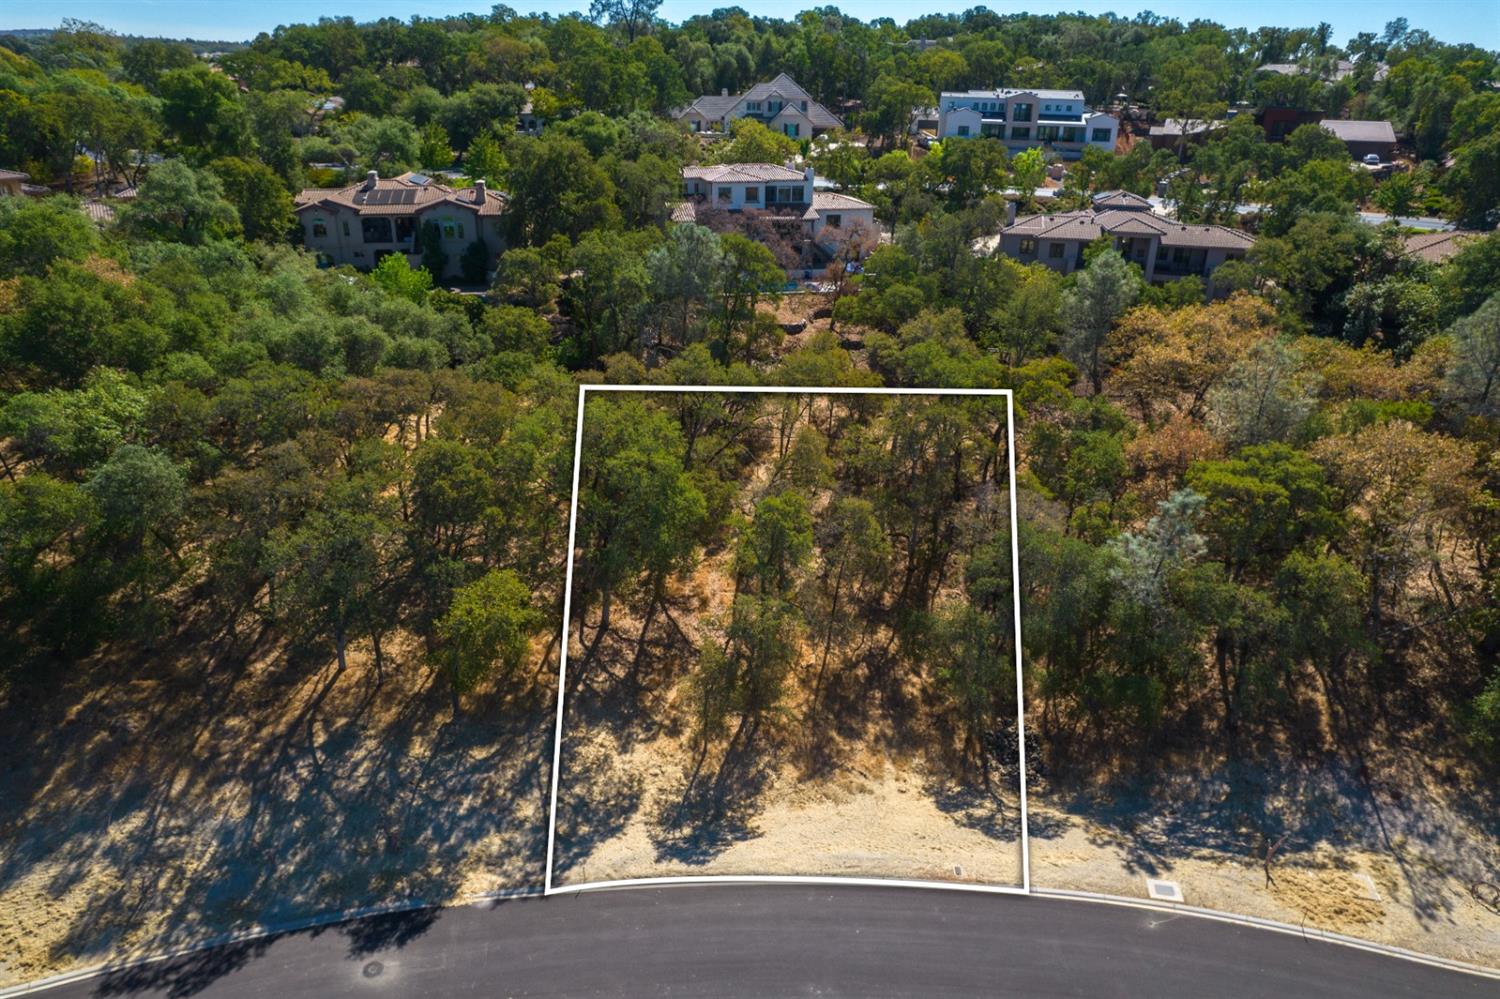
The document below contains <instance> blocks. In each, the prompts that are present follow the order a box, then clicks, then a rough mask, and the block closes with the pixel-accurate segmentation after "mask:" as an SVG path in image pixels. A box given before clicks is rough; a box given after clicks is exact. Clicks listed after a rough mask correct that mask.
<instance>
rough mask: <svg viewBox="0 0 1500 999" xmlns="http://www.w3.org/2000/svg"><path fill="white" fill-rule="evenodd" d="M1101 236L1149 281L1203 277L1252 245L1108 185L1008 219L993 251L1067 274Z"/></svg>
mask: <svg viewBox="0 0 1500 999" xmlns="http://www.w3.org/2000/svg"><path fill="white" fill-rule="evenodd" d="M1100 238H1108V239H1110V240H1111V241H1112V242H1113V244H1114V247H1115V249H1116V250H1118V251H1119V252H1120V254H1121V255H1122V256H1124V258H1125V259H1126V260H1129V261H1130V262H1131V263H1134V264H1136V265H1138V266H1139V267H1140V268H1141V272H1142V274H1143V275H1144V276H1145V278H1146V280H1147V281H1148V282H1150V283H1152V284H1161V283H1163V282H1165V281H1175V280H1176V279H1178V278H1181V277H1187V276H1188V275H1190V274H1192V275H1197V276H1198V277H1201V278H1203V279H1204V280H1207V279H1208V278H1209V277H1210V276H1211V275H1212V274H1213V272H1214V270H1215V268H1217V267H1218V266H1219V265H1220V264H1222V263H1224V262H1225V261H1226V260H1236V259H1241V258H1243V257H1244V256H1245V254H1246V253H1248V252H1249V250H1250V247H1252V246H1254V245H1255V238H1254V237H1253V236H1251V235H1249V234H1248V233H1244V232H1241V231H1239V230H1238V229H1230V228H1228V227H1227V226H1221V225H1193V224H1189V223H1185V222H1175V221H1173V220H1171V219H1168V218H1163V217H1162V216H1160V215H1157V214H1155V213H1154V212H1153V211H1152V209H1151V203H1150V202H1149V201H1147V200H1146V199H1145V198H1143V197H1141V196H1140V195H1138V194H1131V193H1130V192H1128V191H1107V192H1105V193H1103V194H1098V195H1095V197H1094V199H1093V204H1092V205H1091V206H1090V207H1089V208H1087V209H1085V210H1083V211H1077V212H1058V213H1055V214H1050V215H1049V214H1037V215H1024V216H1021V217H1019V218H1016V219H1014V220H1012V221H1011V222H1009V223H1008V224H1007V225H1006V226H1005V227H1004V228H1003V229H1001V230H1000V238H999V241H998V244H997V252H999V253H1003V254H1005V255H1006V256H1007V257H1011V258H1013V259H1015V260H1018V261H1020V262H1021V263H1028V264H1029V263H1042V264H1045V265H1047V266H1048V267H1051V268H1052V269H1053V270H1055V271H1059V272H1061V273H1063V274H1071V273H1072V272H1073V271H1075V270H1078V269H1079V268H1080V267H1082V266H1083V265H1084V261H1083V251H1084V248H1085V247H1087V246H1088V245H1089V244H1090V243H1092V242H1094V241H1095V240H1096V239H1100Z"/></svg>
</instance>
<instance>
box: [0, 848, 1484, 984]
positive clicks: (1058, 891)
mask: <svg viewBox="0 0 1500 999" xmlns="http://www.w3.org/2000/svg"><path fill="white" fill-rule="evenodd" d="M756 883H759V884H763V885H764V884H768V882H766V881H758V882H757V881H747V880H735V879H731V878H725V879H722V880H721V879H714V880H697V879H687V878H680V879H679V878H671V879H666V880H665V881H663V882H659V883H655V884H638V885H618V886H610V887H607V888H597V887H596V888H580V889H568V888H566V887H564V888H560V889H558V890H556V891H554V893H553V894H555V895H565V894H570V893H572V892H575V891H576V892H577V893H578V894H590V893H593V892H599V891H635V890H649V889H654V888H672V887H678V888H707V887H714V886H715V885H716V884H717V885H722V886H725V887H728V886H730V885H739V886H744V885H747V884H756ZM769 883H772V884H774V883H776V882H769ZM780 883H781V884H782V885H783V886H787V887H792V886H795V884H796V883H795V882H794V883H788V882H785V881H781V882H780ZM802 886H803V887H809V886H808V885H806V884H804V885H802ZM824 886H826V884H824ZM850 887H854V888H858V887H871V886H870V885H866V884H860V883H856V884H851V885H850ZM892 887H910V888H914V889H916V890H921V889H923V888H926V889H927V890H934V889H936V888H941V889H942V890H945V891H970V892H976V893H977V892H978V891H980V890H981V889H979V888H978V886H970V885H958V884H955V885H953V886H951V887H949V886H947V885H920V886H914V885H895V886H892ZM543 894H544V892H543V889H541V888H507V889H501V890H499V891H493V892H480V893H477V894H474V895H465V896H461V897H459V898H456V899H452V900H450V901H447V902H428V901H425V900H422V899H407V900H405V901H402V902H391V903H387V904H384V905H370V906H361V907H358V908H353V909H339V910H334V911H330V912H324V913H319V914H318V915H315V916H308V917H306V918H303V919H295V920H288V921H286V922H282V923H271V924H264V925H260V926H254V927H251V928H249V929H245V930H240V931H237V932H235V933H226V934H220V935H219V936H216V937H209V938H207V939H204V940H201V941H199V942H197V943H194V944H189V945H186V946H183V947H179V948H176V949H174V950H170V951H166V952H164V953H161V954H152V955H148V956H145V957H138V958H133V959H130V960H125V961H119V962H113V963H109V964H101V965H96V966H94V967H91V968H80V969H78V970H77V971H69V972H64V973H62V974H59V975H52V976H50V977H48V978H39V979H37V980H36V981H34V982H27V983H25V984H23V985H13V986H10V987H8V988H3V989H0V999H13V997H17V996H27V995H34V994H36V993H39V992H44V991H46V990H48V989H52V988H57V987H58V986H60V985H70V984H72V983H74V982H80V981H86V980H87V979H90V978H96V977H98V976H100V975H107V974H111V973H114V972H118V971H126V970H129V969H131V968H140V967H145V966H147V965H152V964H160V963H162V962H163V961H171V960H173V959H175V958H179V957H186V956H188V955H190V954H196V953H199V952H200V951H205V950H212V949H214V948H215V947H225V946H228V945H230V944H236V943H245V942H247V941H252V940H260V939H264V938H267V937H275V936H281V935H283V934H286V933H296V932H299V931H301V930H309V929H316V928H317V927H320V926H333V925H337V924H339V923H346V922H350V921H352V920H356V919H368V918H370V917H372V916H386V915H392V914H394V913H400V912H416V911H419V910H422V909H453V908H458V907H459V906H466V905H474V904H476V903H480V902H486V901H501V900H505V899H519V898H541V897H543ZM1015 894H1018V895H1020V894H1021V893H1015ZM1029 894H1030V895H1032V896H1035V897H1038V898H1050V899H1053V900H1057V901H1070V902H1090V903H1094V904H1097V905H1114V906H1120V907H1125V908H1133V909H1146V910H1149V911H1153V912H1162V913H1170V914H1172V915H1179V916H1194V917H1197V918H1199V919H1212V920H1215V921H1217V922H1221V923H1231V924H1236V925H1240V926H1246V927H1250V928H1252V929H1260V930H1267V931H1270V932H1272V933H1281V934H1285V935H1289V936H1300V937H1302V938H1303V939H1305V940H1317V941H1321V942H1324V943H1330V944H1336V945H1338V946H1341V947H1351V948H1354V949H1355V950H1363V951H1367V952H1369V953H1373V954H1380V955H1383V956H1385V957H1392V958H1396V959H1398V960H1403V961H1411V962H1414V963H1416V964H1423V965H1427V966H1429V967H1434V968H1442V969H1444V970H1447V971H1456V972H1460V973H1462V974H1468V975H1475V976H1477V977H1480V978H1489V979H1494V980H1497V981H1500V969H1495V968H1486V967H1484V966H1482V965H1478V964H1470V963H1468V962H1466V961H1458V960H1454V959H1452V958H1445V957H1437V956H1435V955H1432V954H1423V953H1420V952H1419V951H1414V950H1408V949H1406V948H1404V947H1395V946H1391V945H1389V944H1382V943H1376V942H1374V941H1371V940H1361V939H1360V938H1358V937H1351V936H1347V935H1345V934H1342V933H1334V932H1332V931H1331V930H1321V929H1318V928H1316V927H1309V926H1298V925H1296V924H1293V923H1283V922H1280V921H1278V920H1275V919H1263V918H1261V917H1259V916H1243V915H1239V914H1237V913H1233V912H1224V911H1221V910H1219V909H1206V908H1203V907H1201V906H1195V905H1185V904H1183V903H1179V902H1157V901H1154V900H1152V899H1143V898H1132V897H1130V896H1128V895H1107V894H1104V893H1101V892H1090V891H1075V890H1072V889H1068V888H1037V887H1035V886H1033V887H1032V889H1031V891H1030V893H1029ZM1023 897H1024V896H1023Z"/></svg>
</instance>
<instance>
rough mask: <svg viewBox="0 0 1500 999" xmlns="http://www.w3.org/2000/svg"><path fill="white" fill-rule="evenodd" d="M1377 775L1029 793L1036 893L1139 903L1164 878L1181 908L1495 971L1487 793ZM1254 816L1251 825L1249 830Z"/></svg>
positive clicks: (1494, 849)
mask: <svg viewBox="0 0 1500 999" xmlns="http://www.w3.org/2000/svg"><path fill="white" fill-rule="evenodd" d="M1370 769H1371V770H1372V771H1374V772H1375V774H1376V776H1375V777H1374V778H1373V780H1371V781H1370V782H1369V783H1368V785H1367V783H1366V782H1365V781H1364V780H1362V779H1361V778H1360V775H1359V774H1358V773H1357V772H1356V771H1353V770H1351V769H1350V768H1348V767H1346V766H1342V765H1340V764H1338V763H1337V762H1329V761H1325V762H1322V763H1321V764H1319V765H1317V766H1309V767H1304V768H1288V769H1287V770H1285V771H1283V772H1279V773H1275V774H1272V773H1270V772H1268V771H1266V770H1264V769H1262V770H1258V771H1255V772H1252V773H1249V774H1241V775H1238V777H1237V781H1231V780H1230V779H1229V777H1228V776H1227V775H1226V772H1225V771H1224V769H1223V768H1222V767H1215V766H1214V765H1213V764H1212V763H1209V764H1205V765H1203V766H1202V767H1200V768H1196V769H1189V768H1185V767H1181V766H1180V765H1174V766H1172V768H1171V769H1166V768H1164V769H1163V770H1162V771H1161V772H1158V773H1156V774H1153V775H1152V777H1151V779H1150V783H1149V787H1148V786H1146V784H1145V783H1144V782H1141V781H1136V782H1129V781H1126V782H1118V783H1114V784H1113V785H1112V786H1102V785H1101V786H1099V787H1096V788H1090V789H1086V790H1080V789H1077V788H1074V789H1071V790H1068V791H1063V790H1062V789H1059V788H1056V787H1053V786H1049V785H1048V783H1047V782H1037V783H1035V784H1034V785H1033V787H1032V789H1031V790H1032V793H1031V797H1030V805H1031V809H1030V819H1031V821H1030V824H1029V826H1030V832H1031V876H1032V882H1033V883H1034V884H1036V885H1038V886H1042V887H1050V888H1069V889H1075V890H1086V891H1096V892H1103V893H1107V894H1112V895H1124V896H1131V897H1145V896H1146V883H1145V881H1146V878H1148V877H1149V878H1159V879H1165V880H1169V881H1175V882H1177V884H1178V885H1179V887H1180V888H1181V889H1182V892H1183V896H1184V901H1185V902H1186V903H1187V904H1189V905H1194V906H1201V907H1204V908H1210V909H1218V910H1221V911H1225V912H1235V913H1241V914H1244V915H1250V916H1257V917H1261V918H1266V919H1274V920H1279V921H1281V922H1285V923H1291V924H1294V925H1306V926H1309V927H1316V928H1318V929H1322V930H1329V931H1333V932H1336V933H1343V934H1347V935H1349V936H1355V937H1360V938H1362V939H1367V940H1373V941H1377V942H1380V943H1385V944H1390V945H1393V946H1397V947H1404V948H1407V949H1410V950H1415V951H1420V952H1423V953H1428V954H1435V955H1438V956H1441V957H1446V958H1451V959H1454V960H1460V961H1467V962H1470V963H1473V964H1479V965H1485V966H1489V967H1500V907H1497V905H1496V901H1497V900H1500V892H1495V891H1493V880H1494V878H1495V872H1497V871H1500V846H1497V839H1496V835H1495V829H1494V825H1495V821H1496V818H1497V816H1496V815H1495V813H1494V812H1493V810H1492V809H1493V804H1492V803H1490V802H1487V801H1486V800H1485V799H1486V798H1487V797H1488V796H1487V795H1484V796H1481V798H1480V799H1478V800H1475V799H1462V798H1459V797H1457V796H1456V795H1454V794H1453V793H1452V792H1451V791H1449V790H1447V789H1444V790H1440V791H1439V790H1432V789H1431V788H1432V787H1433V786H1434V785H1440V783H1441V782H1440V781H1434V780H1432V779H1431V778H1432V774H1431V773H1429V772H1428V771H1427V765H1426V764H1425V763H1422V762H1413V761H1411V760H1406V761H1402V760H1397V759H1390V760H1386V761H1383V765H1381V766H1379V767H1376V766H1375V765H1374V764H1373V763H1372V764H1371V767H1370ZM1246 782H1249V783H1250V784H1258V785H1259V787H1258V788H1257V793H1256V794H1255V795H1253V796H1246V797H1243V798H1242V797H1241V796H1240V795H1239V794H1237V793H1236V792H1235V791H1234V790H1232V788H1234V787H1235V785H1236V783H1238V785H1239V786H1240V787H1241V788H1244V787H1245V784H1246ZM1424 787H1426V788H1427V789H1426V790H1423V788H1424ZM1268 788H1274V789H1275V790H1271V791H1269V793H1267V789H1268ZM1372 791H1373V793H1372ZM1261 795H1265V797H1264V799H1263V800H1264V801H1265V803H1266V806H1267V807H1265V808H1262V807H1261V805H1260V804H1259V802H1260V801H1261V800H1262V798H1261ZM1247 811H1254V812H1256V813H1257V815H1256V816H1255V817H1254V819H1251V821H1250V822H1249V823H1247V819H1250V818H1251V817H1250V816H1249V815H1247ZM1266 819H1269V820H1270V821H1269V822H1266V821H1265V820H1266ZM1255 825H1265V826H1268V827H1269V830H1270V835H1269V836H1267V835H1265V834H1263V833H1260V832H1256V831H1252V830H1253V828H1254V826H1255ZM1268 846H1269V847H1270V852H1271V863H1270V864H1269V865H1267V864H1266V863H1265V856H1266V851H1267V847H1268ZM1268 866H1269V877H1268ZM1487 883H1489V884H1490V885H1491V888H1489V889H1486V888H1485V885H1486V884H1487Z"/></svg>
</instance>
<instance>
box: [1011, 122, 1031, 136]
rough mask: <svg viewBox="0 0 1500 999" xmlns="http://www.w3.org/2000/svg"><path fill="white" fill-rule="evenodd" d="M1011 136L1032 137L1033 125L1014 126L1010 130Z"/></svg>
mask: <svg viewBox="0 0 1500 999" xmlns="http://www.w3.org/2000/svg"><path fill="white" fill-rule="evenodd" d="M1010 137H1011V138H1012V139H1029V138H1031V126H1030V125H1017V126H1015V127H1013V128H1012V129H1011V130H1010Z"/></svg>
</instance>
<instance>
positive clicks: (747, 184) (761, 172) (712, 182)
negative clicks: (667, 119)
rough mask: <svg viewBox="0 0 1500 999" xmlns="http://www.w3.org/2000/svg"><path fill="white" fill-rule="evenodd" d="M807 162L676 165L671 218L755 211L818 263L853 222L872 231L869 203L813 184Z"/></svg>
mask: <svg viewBox="0 0 1500 999" xmlns="http://www.w3.org/2000/svg"><path fill="white" fill-rule="evenodd" d="M816 182H817V177H816V175H815V174H814V173H813V169H812V167H808V168H807V169H805V170H793V169H792V168H791V167H785V166H777V165H775V164H773V163H726V164H723V165H720V166H706V167H704V166H694V167H683V169H682V191H683V195H684V197H685V199H686V200H684V201H683V202H682V203H681V204H680V205H678V206H677V207H676V208H675V209H674V210H673V212H672V221H673V222H696V221H699V220H700V219H701V218H704V217H706V215H707V213H710V212H715V211H722V212H733V213H743V212H755V213H756V214H757V215H758V216H759V217H761V218H764V219H765V220H766V221H768V222H769V223H770V224H771V225H772V227H773V228H774V229H775V230H776V231H778V232H779V233H780V234H781V235H782V236H783V237H784V238H786V239H788V240H790V241H793V242H801V243H803V244H805V245H804V250H805V253H804V256H805V261H804V263H805V264H807V263H811V264H815V265H819V266H821V263H820V260H821V258H826V257H827V256H828V254H829V253H830V252H831V249H832V248H834V247H836V246H837V245H838V244H839V242H840V241H841V238H842V237H843V236H844V235H845V234H848V233H850V232H852V231H854V230H855V228H856V227H863V228H864V229H866V230H867V231H868V232H870V233H872V234H873V233H876V232H877V231H878V227H877V225H876V222H875V206H874V205H872V204H870V203H869V202H868V201H862V200H860V199H859V198H856V197H853V196H851V195H848V194H840V193H838V192H836V191H820V190H817V189H816Z"/></svg>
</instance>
